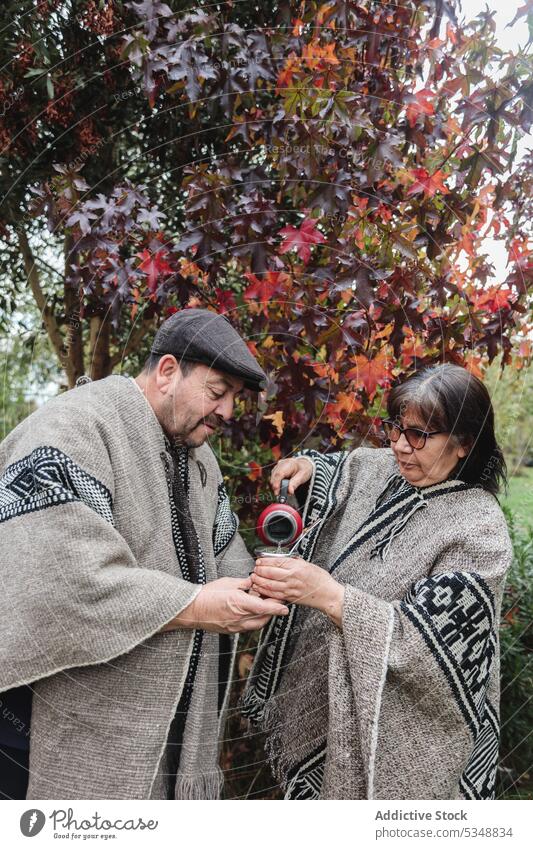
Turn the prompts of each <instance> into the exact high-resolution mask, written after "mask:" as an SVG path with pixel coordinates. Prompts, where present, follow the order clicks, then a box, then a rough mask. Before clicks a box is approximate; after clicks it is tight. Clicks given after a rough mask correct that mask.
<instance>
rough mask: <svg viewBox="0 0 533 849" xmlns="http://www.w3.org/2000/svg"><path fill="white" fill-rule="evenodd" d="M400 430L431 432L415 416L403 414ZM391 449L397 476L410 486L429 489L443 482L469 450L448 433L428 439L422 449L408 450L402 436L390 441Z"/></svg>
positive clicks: (407, 444)
mask: <svg viewBox="0 0 533 849" xmlns="http://www.w3.org/2000/svg"><path fill="white" fill-rule="evenodd" d="M400 424H401V426H402V427H404V428H407V427H416V428H419V429H420V430H425V431H427V432H431V431H432V430H433V429H434V428H432V427H427V426H426V423H425V422H424V421H422V420H421V419H420V418H419V417H417V416H416V414H414V413H409V412H406V413H405V415H404V416H403V417H402V418H401V419H400ZM391 448H392V450H393V452H394V456H395V457H396V460H397V461H398V466H399V468H400V472H401V473H402V475H403V476H404V478H406V480H408V481H409V483H411V484H413V486H431V485H432V484H436V483H440V482H441V481H444V480H446V478H447V477H448V476H449V474H450V472H451V471H452V469H454V468H455V466H456V465H457V463H458V462H459V460H460V459H461V458H462V457H465V456H466V454H467V453H468V450H467V449H466V448H464V447H463V446H462V445H460V444H459V443H458V441H457V440H456V438H455V437H454V436H452V435H451V434H449V433H437V434H435V436H428V437H427V439H426V444H425V445H424V447H423V448H418V449H414V448H411V446H410V445H409V443H408V442H407V439H406V438H405V434H403V433H402V434H400V438H399V440H398V441H397V442H392V441H391Z"/></svg>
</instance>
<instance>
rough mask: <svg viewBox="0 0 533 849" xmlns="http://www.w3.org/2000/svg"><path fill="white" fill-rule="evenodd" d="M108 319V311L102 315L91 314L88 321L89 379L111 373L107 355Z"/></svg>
mask: <svg viewBox="0 0 533 849" xmlns="http://www.w3.org/2000/svg"><path fill="white" fill-rule="evenodd" d="M110 321H111V317H110V315H109V312H107V313H105V314H104V315H103V316H102V315H93V316H92V317H91V321H90V339H89V346H90V354H89V356H90V366H89V369H90V371H89V376H90V378H91V380H101V378H102V377H107V376H108V374H110V373H111V358H110V356H109V343H110V336H111V334H110V329H111V327H110Z"/></svg>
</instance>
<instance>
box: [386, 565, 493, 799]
mask: <svg viewBox="0 0 533 849" xmlns="http://www.w3.org/2000/svg"><path fill="white" fill-rule="evenodd" d="M400 608H401V611H402V612H403V613H404V614H405V615H406V616H407V617H408V619H409V620H410V621H411V622H412V623H413V625H414V626H415V627H416V628H417V630H418V631H419V632H420V634H421V635H422V637H423V639H424V641H425V643H426V645H427V646H428V647H429V649H430V651H431V653H432V655H433V657H434V658H435V660H436V661H437V663H438V664H439V666H440V668H441V669H442V671H443V673H444V676H445V678H446V681H447V683H448V685H449V687H450V689H451V692H452V693H453V695H454V697H455V700H456V702H457V704H458V706H459V709H460V711H461V713H462V715H463V717H464V720H465V722H466V724H467V726H468V728H469V729H470V731H471V733H472V737H473V740H474V748H473V751H472V755H471V758H470V761H469V762H468V765H467V767H466V770H465V772H464V774H463V777H462V779H461V790H462V792H463V793H464V794H465V795H466V796H467V798H472V799H490V798H492V797H493V794H494V786H495V781H496V767H497V763H498V742H499V730H498V721H497V717H496V716H495V713H494V710H493V708H492V706H491V705H490V703H489V702H488V701H487V687H488V683H489V678H490V674H491V671H492V665H493V662H494V658H495V654H496V628H495V615H496V614H495V609H494V598H493V595H492V593H491V591H490V589H489V587H488V586H487V584H486V583H485V581H484V580H483V579H482V578H481V577H480V576H479V575H477V574H475V573H474V572H445V573H442V574H440V575H436V576H432V577H429V578H425V579H423V580H420V581H417V582H416V584H414V585H413V587H412V588H411V590H410V592H409V593H408V594H407V595H406V597H405V598H404V600H403V601H402V603H401V605H400Z"/></svg>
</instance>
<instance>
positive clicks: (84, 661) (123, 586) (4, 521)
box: [0, 376, 253, 799]
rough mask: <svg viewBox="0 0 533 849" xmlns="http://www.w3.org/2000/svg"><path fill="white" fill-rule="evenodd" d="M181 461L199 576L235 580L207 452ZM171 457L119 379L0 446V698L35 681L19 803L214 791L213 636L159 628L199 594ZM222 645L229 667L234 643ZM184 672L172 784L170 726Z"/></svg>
mask: <svg viewBox="0 0 533 849" xmlns="http://www.w3.org/2000/svg"><path fill="white" fill-rule="evenodd" d="M182 461H183V467H182V468H181V469H180V474H181V475H182V476H183V478H182V481H181V483H182V485H183V486H184V487H185V489H186V492H187V496H188V499H189V505H190V512H191V515H192V518H193V520H194V526H195V530H196V533H197V536H198V544H199V552H200V554H199V572H200V574H199V575H198V576H196V580H197V581H200V583H201V582H204V581H210V580H214V579H215V578H218V577H221V576H224V575H232V576H235V577H237V576H242V575H247V574H248V573H249V571H250V569H251V566H252V565H253V561H251V558H250V557H249V555H248V553H247V551H246V549H245V546H244V544H243V542H242V540H241V539H240V537H239V535H238V533H237V532H236V531H237V520H236V517H235V516H234V514H233V513H232V511H231V509H230V503H229V499H228V496H227V493H226V490H225V487H224V483H223V480H222V476H221V474H220V470H219V468H218V464H217V462H216V460H215V457H214V455H213V453H212V451H211V449H210V448H209V447H208V446H207V445H204V446H202V447H201V448H197V449H195V450H190V451H189V452H188V455H187V456H185V455H182ZM177 462H179V458H176V456H174V457H173V456H171V454H170V453H169V451H168V443H167V442H166V440H165V435H164V432H163V430H162V429H161V427H160V425H159V422H158V421H157V419H156V417H155V415H154V413H153V410H152V408H151V407H150V405H149V404H148V403H147V402H146V399H145V398H144V396H143V393H142V392H141V391H140V389H139V387H138V386H137V385H136V383H135V382H134V381H132V380H130V379H127V378H124V377H120V376H112V377H108V378H106V379H104V380H101V381H98V382H95V383H89V384H87V385H86V386H82V387H79V388H77V389H73V390H71V391H69V392H67V393H65V394H63V395H61V396H59V397H57V398H55V399H53V400H52V401H50V402H48V403H47V404H45V405H44V406H43V407H41V408H40V409H39V410H37V411H36V412H35V413H33V414H32V415H31V416H29V417H28V418H27V419H26V420H25V421H24V422H22V423H21V424H20V425H19V426H18V427H17V428H15V430H14V431H12V433H11V434H10V435H9V436H8V438H7V439H6V440H5V441H4V442H3V443H2V445H1V446H0V546H1V550H2V592H1V594H0V628H1V640H0V654H1V658H0V696H1V692H2V691H5V690H9V689H10V688H14V687H17V686H20V685H30V686H31V688H32V691H33V705H32V717H31V734H30V777H29V788H28V796H27V798H30V799H47V798H52V799H53V798H59V799H76V798H78V799H80V798H81V799H85V798H89V799H111V798H117V799H133V798H138V799H143V798H156V799H160V798H169V797H170V798H216V797H217V796H218V795H219V792H220V788H221V785H222V775H221V772H220V769H219V767H218V755H219V739H220V731H221V728H222V724H223V714H224V710H225V706H226V702H227V692H226V696H225V698H224V700H223V703H222V704H221V700H220V699H219V686H218V685H219V681H218V679H219V655H220V652H219V635H218V634H211V633H207V632H194V631H191V630H174V631H168V632H164V633H158V632H159V631H160V629H161V628H162V627H163V625H165V624H166V623H168V622H169V621H170V620H171V619H173V618H174V617H175V616H176V615H177V614H178V613H179V612H180V611H181V610H182V609H183V608H185V607H186V606H187V605H188V604H189V603H190V602H191V601H192V600H193V599H194V597H195V596H196V595H197V593H198V592H199V591H200V583H198V582H193V578H192V576H191V575H190V574H189V565H190V564H189V563H188V562H187V556H186V547H185V546H184V543H183V540H182V539H181V537H180V522H179V520H178V519H179V517H178V516H177V514H176V505H175V502H174V498H173V470H174V464H175V463H177ZM175 483H176V482H175V481H174V484H175ZM199 634H201V635H202V639H199V637H198V635H199ZM230 651H231V658H230V661H231V663H230V666H232V664H233V660H234V656H235V655H234V652H235V640H233V647H232V648H231V649H230ZM228 677H229V678H231V669H230V673H229V676H228ZM186 681H188V682H189V684H190V685H191V687H189V690H190V692H189V691H188V692H187V699H186V700H185V702H186V708H187V713H186V719H185V726H184V732H183V741H182V747H181V756H180V762H179V771H178V775H177V779H176V781H175V785H174V786H172V787H170V788H169V787H168V786H167V782H166V779H165V773H167V772H168V764H167V754H168V749H167V736H168V732H169V729H170V725H171V722H172V721H173V718H174V716H175V712H176V708H177V706H178V704H180V700H181V696H182V694H183V691H184V685H185V682H186ZM191 688H192V689H191ZM183 704H184V700H181V705H183Z"/></svg>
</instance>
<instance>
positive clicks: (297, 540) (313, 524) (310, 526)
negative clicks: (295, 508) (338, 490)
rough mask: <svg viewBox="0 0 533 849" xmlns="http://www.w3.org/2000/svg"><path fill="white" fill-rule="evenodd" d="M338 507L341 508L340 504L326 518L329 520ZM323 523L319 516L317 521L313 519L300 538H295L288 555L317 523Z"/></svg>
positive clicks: (323, 519)
mask: <svg viewBox="0 0 533 849" xmlns="http://www.w3.org/2000/svg"><path fill="white" fill-rule="evenodd" d="M340 507H341V504H337V506H336V507H335V508H334V509H333V510H332V511H331V513H330V514H329V516H327V518H328V519H331V517H332V516H334V515H335V513H336V512H337V510H339V508H340ZM324 521H325V518H321V517H320V516H319V517H318V519H315V521H314V522H311V524H310V525H308V526H307V527H306V528H304V529H303V531H302V533H301V534H300V536H299V537H297V539H296V541H295V542H294V543H293V546H292V548H291V549H290V551H289V552H288V555H289V554H292V552H293V551H294V549H295V548H296V547H297V546H298V545H299V544H300V541H301V540H302V538H303V537H304V536H305V535H306V534H307V533H309V531H310V530H311V529H312V528H314V527H315V525H318V523H319V522H324ZM288 555H287V556H288Z"/></svg>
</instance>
